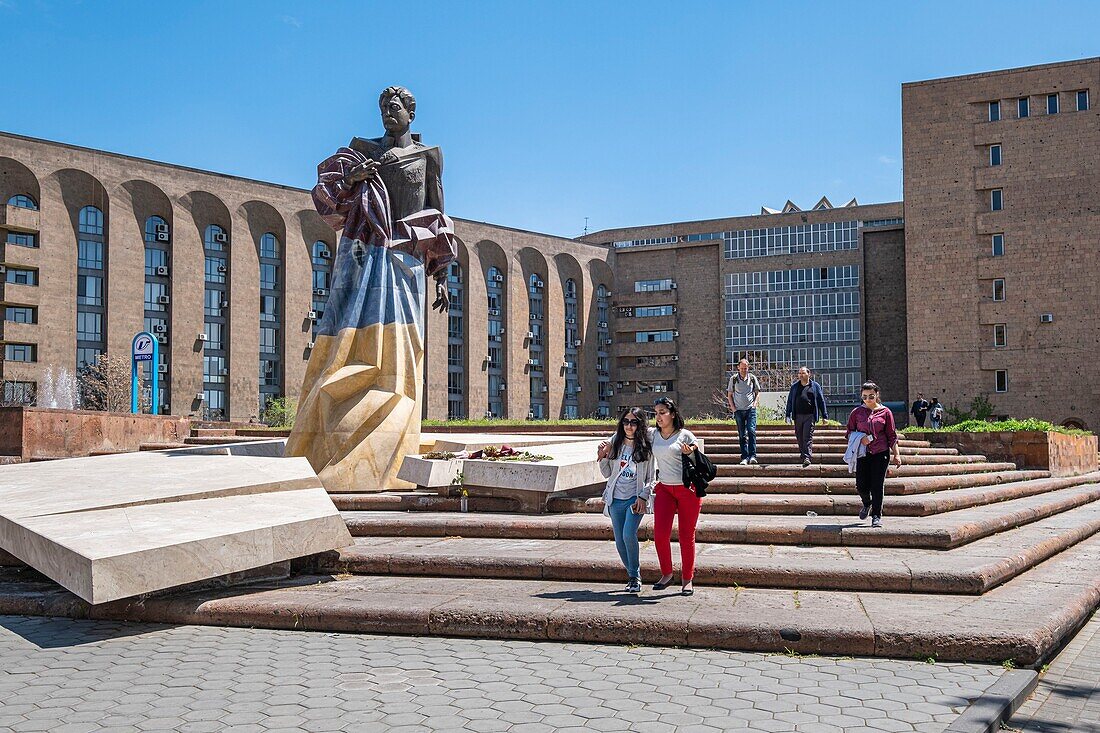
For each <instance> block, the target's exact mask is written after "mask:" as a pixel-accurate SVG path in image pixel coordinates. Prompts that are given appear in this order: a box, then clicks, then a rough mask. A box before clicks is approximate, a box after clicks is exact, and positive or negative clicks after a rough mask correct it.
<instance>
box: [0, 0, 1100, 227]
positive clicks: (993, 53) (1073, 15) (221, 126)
mask: <svg viewBox="0 0 1100 733" xmlns="http://www.w3.org/2000/svg"><path fill="white" fill-rule="evenodd" d="M1097 27H1100V3H1095V2H1058V3H1053V2H1036V1H1034V0H1033V1H1032V2H1012V1H1002V2H998V3H977V2H974V3H968V2H945V3H939V2H926V3H884V2H874V3H870V2H869V3H854V2H853V3H836V2H834V3H825V2H814V3H810V2H806V3H761V2H753V3H742V2H715V3H694V2H681V3H670V2H667V0H666V1H665V2H646V1H641V2H630V3H626V2H622V3H612V2H600V1H599V0H588V1H587V2H573V1H571V0H559V1H557V2H522V1H521V0H513V1H512V2H470V3H464V2H458V1H457V0H452V1H450V2H428V1H424V2H416V3H412V2H398V3H394V2H387V3H377V2H279V1H277V0H269V1H268V2H238V1H235V0H220V1H219V2H185V1H182V0H180V1H173V2H124V1H121V0H120V1H117V2H104V1H95V0H87V1H85V2H67V1H64V0H50V1H48V2H47V1H44V0H0V38H2V39H3V49H4V58H5V69H6V71H5V73H4V89H5V101H4V104H3V105H2V107H0V129H2V130H5V131H9V132H15V133H20V134H24V135H30V136H34V137H42V138H47V139H51V140H58V141H63V142H68V143H74V144H77V145H84V146H88V147H92V148H99V149H104V150H110V151H116V152H121V153H126V154H130V155H136V156H141V157H147V158H153V159H156V160H162V161H166V162H171V163H178V164H181V165H189V166H194V167H198V168H204V169H209V170H213V171H218V172H223V173H231V174H235V175H241V176H247V177H249V178H256V179H260V180H265V181H272V182H277V183H283V184H289V185H295V186H301V187H309V186H311V185H312V184H313V182H314V171H315V166H316V164H317V162H318V161H319V160H320V159H322V158H324V157H325V156H327V155H328V154H330V153H331V151H332V150H333V149H335V148H336V147H338V146H339V145H342V144H344V143H345V142H346V141H347V140H348V139H349V138H350V137H352V136H353V135H364V136H374V135H377V134H379V132H380V130H381V125H380V123H379V121H378V110H377V106H376V105H377V97H378V92H379V91H381V90H382V89H383V88H384V87H386V86H388V85H390V84H403V85H405V86H408V87H409V88H410V89H411V90H412V91H413V93H414V94H415V95H416V96H417V103H418V104H417V114H418V116H417V120H416V122H415V123H414V129H416V130H419V131H420V132H421V133H422V134H423V136H424V140H425V142H428V143H431V144H438V145H441V146H442V147H443V150H444V154H445V156H446V168H445V174H444V182H445V187H446V195H447V209H448V212H449V213H451V214H453V215H455V216H459V217H463V218H468V219H477V220H483V221H490V222H493V223H497V224H505V225H508V226H514V227H519V228H524V229H533V230H537V231H543V232H548V233H553V234H560V235H565V236H575V235H577V234H580V233H581V232H582V230H583V229H584V226H585V217H589V222H588V225H589V228H590V229H591V230H598V229H606V228H610V227H615V226H626V225H638V224H648V223H660V222H667V221H683V220H691V219H703V218H716V217H722V216H733V215H739V214H750V213H756V212H757V211H758V210H759V207H760V205H761V204H767V205H769V206H776V207H778V206H781V205H782V204H783V202H784V201H786V199H787V198H791V199H793V200H794V201H795V202H796V203H798V204H800V205H803V206H809V205H812V204H813V203H814V202H815V201H816V200H817V199H818V198H819V197H820V196H821V195H822V194H825V195H827V196H829V198H830V199H831V200H832V201H833V202H834V203H839V202H843V201H847V200H848V199H849V198H851V197H852V196H855V197H857V198H858V199H859V200H860V201H861V202H865V203H869V202H878V201H893V200H898V199H900V198H901V195H902V190H901V162H900V157H901V118H900V113H901V110H900V102H901V84H902V82H906V81H915V80H920V79H928V78H935V77H940V76H950V75H955V74H965V73H972V72H977V71H985V70H992V69H999V68H1009V67H1014V66H1025V65H1029V64H1037V63H1047V62H1052V61H1061V60H1068V59H1076V58H1083V57H1088V56H1095V55H1098V54H1100V50H1098V48H1097V45H1096V40H1095V39H1096V28H1097Z"/></svg>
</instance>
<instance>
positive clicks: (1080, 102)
mask: <svg viewBox="0 0 1100 733" xmlns="http://www.w3.org/2000/svg"><path fill="white" fill-rule="evenodd" d="M1088 108H1089V90H1088V89H1082V90H1081V91H1079V92H1077V111H1078V112H1084V111H1085V110H1087V109H1088Z"/></svg>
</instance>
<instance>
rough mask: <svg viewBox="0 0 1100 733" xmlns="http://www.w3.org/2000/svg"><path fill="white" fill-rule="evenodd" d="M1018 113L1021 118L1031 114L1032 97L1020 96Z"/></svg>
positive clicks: (1017, 104)
mask: <svg viewBox="0 0 1100 733" xmlns="http://www.w3.org/2000/svg"><path fill="white" fill-rule="evenodd" d="M1016 114H1017V116H1019V118H1020V119H1021V120H1022V119H1023V118H1025V117H1030V116H1031V99H1030V98H1029V97H1020V98H1019V99H1017V100H1016Z"/></svg>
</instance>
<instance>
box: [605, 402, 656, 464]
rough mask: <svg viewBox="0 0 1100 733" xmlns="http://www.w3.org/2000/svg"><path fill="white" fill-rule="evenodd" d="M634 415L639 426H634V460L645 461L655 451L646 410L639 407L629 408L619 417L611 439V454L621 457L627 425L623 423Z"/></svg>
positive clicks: (637, 461)
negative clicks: (650, 438)
mask: <svg viewBox="0 0 1100 733" xmlns="http://www.w3.org/2000/svg"><path fill="white" fill-rule="evenodd" d="M630 417H633V418H635V419H636V420H637V421H638V427H636V428H634V454H633V457H632V460H633V461H634V462H635V463H645V462H646V461H648V460H649V456H650V455H651V454H652V453H653V445H652V444H651V443H650V442H649V427H648V426H647V425H646V420H645V411H644V410H642V409H641V408H638V407H631V408H628V409H627V410H626V411H624V412H623V414H622V416H621V417H620V418H619V424H618V425H617V426H616V427H615V437H614V438H612V439H611V455H612V456H613V457H614V458H618V457H619V451H620V450H622V447H623V443H624V442H625V441H626V427H625V426H624V424H623V423H625V422H626V420H627V418H630Z"/></svg>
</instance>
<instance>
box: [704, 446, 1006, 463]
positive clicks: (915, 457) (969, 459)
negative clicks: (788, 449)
mask: <svg viewBox="0 0 1100 733" xmlns="http://www.w3.org/2000/svg"><path fill="white" fill-rule="evenodd" d="M706 453H707V457H709V458H710V460H711V461H712V462H713V463H714V464H715V465H716V466H723V465H724V466H729V465H734V464H737V463H739V462H740V461H741V454H740V453H736V452H735V453H716V452H714V451H711V450H709V449H708V450H707V452H706ZM756 460H757V461H758V462H759V465H761V466H774V465H785V466H794V465H797V467H798V468H801V467H802V465H801V464H802V456H800V455H799V454H798V452H797V451H796V452H794V453H757V454H756ZM985 460H986V458H985V456H973V455H969V456H967V455H957V454H941V455H935V454H932V455H927V454H923V453H920V454H908V455H907V454H905V453H902V458H901V462H902V465H905V464H906V463H908V464H909V465H911V466H939V465H945V464H958V463H982V462H984V461H985ZM813 463H815V464H817V465H819V466H829V465H832V466H843V465H846V464H845V462H844V454H843V453H818V452H817V451H815V452H814V457H813Z"/></svg>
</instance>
